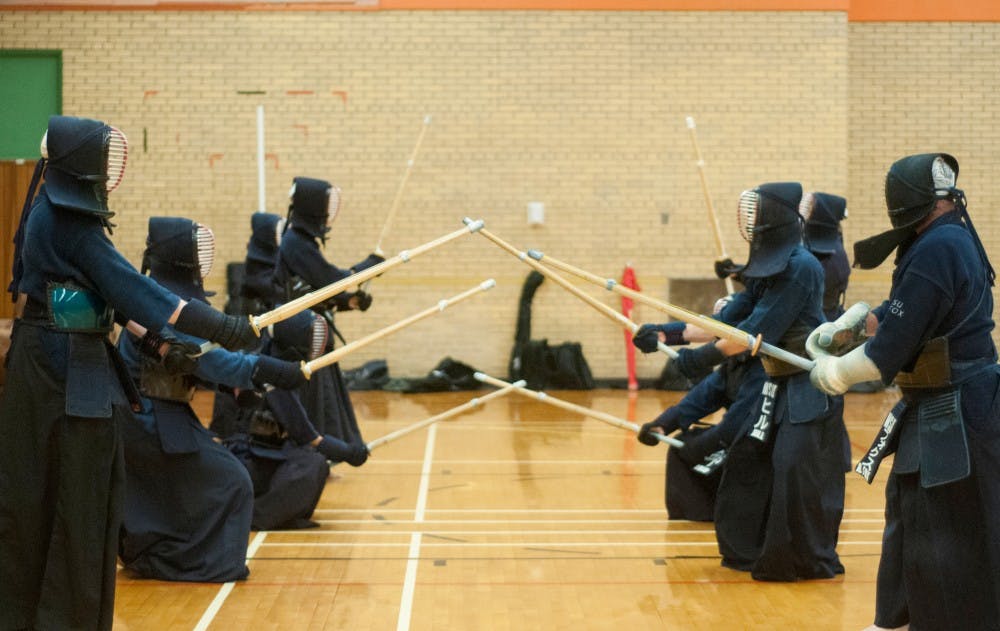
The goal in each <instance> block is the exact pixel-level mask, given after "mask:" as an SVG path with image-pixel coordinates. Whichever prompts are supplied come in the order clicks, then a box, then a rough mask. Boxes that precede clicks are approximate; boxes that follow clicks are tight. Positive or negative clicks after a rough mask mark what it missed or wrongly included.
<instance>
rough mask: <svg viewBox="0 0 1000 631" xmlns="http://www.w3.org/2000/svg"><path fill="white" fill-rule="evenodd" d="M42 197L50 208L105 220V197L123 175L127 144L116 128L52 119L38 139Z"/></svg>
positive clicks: (107, 212)
mask: <svg viewBox="0 0 1000 631" xmlns="http://www.w3.org/2000/svg"><path fill="white" fill-rule="evenodd" d="M41 152H42V158H45V159H46V170H45V188H44V191H45V194H46V195H47V196H48V198H49V201H51V202H52V204H53V205H55V206H59V207H61V208H66V209H69V210H74V211H78V212H85V213H93V214H96V215H99V216H101V217H104V218H107V217H111V216H112V215H114V213H113V212H111V211H110V210H109V209H108V193H110V192H111V191H113V190H115V189H116V188H118V185H119V184H121V182H122V177H123V176H124V175H125V164H126V162H127V158H128V140H127V139H126V138H125V134H124V133H122V131H121V130H120V129H118V128H116V127H111V126H110V125H107V124H105V123H102V122H101V121H97V120H92V119H89V118H78V117H75V116H52V117H50V118H49V126H48V129H47V130H46V132H45V135H44V136H43V137H42V143H41Z"/></svg>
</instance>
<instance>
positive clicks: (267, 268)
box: [210, 212, 285, 436]
mask: <svg viewBox="0 0 1000 631" xmlns="http://www.w3.org/2000/svg"><path fill="white" fill-rule="evenodd" d="M284 228H285V219H284V218H283V217H280V216H278V215H275V214H273V213H266V212H255V213H254V214H253V215H251V216H250V239H249V241H248V242H247V254H246V258H245V259H244V261H243V274H242V277H241V279H240V287H239V294H238V296H237V297H235V298H234V297H232V296H230V303H229V304H228V305H227V309H226V311H227V313H241V314H243V315H260V314H262V313H266V312H268V311H270V310H271V309H273V308H274V306H275V304H276V303H277V302H278V299H279V297H280V295H281V293H280V292H279V291H278V288H277V287H276V286H275V285H274V264H275V263H276V262H277V259H278V244H279V243H281V233H282V232H283V231H284ZM239 412H240V408H239V405H238V404H237V401H236V398H235V396H234V394H233V392H232V390H230V389H229V388H225V387H222V388H219V390H218V391H217V392H216V393H215V399H214V400H213V401H212V424H211V426H210V429H211V430H212V431H213V432H215V433H216V434H218V435H220V436H228V435H229V434H232V433H233V432H235V431H236V426H235V425H236V421H237V416H238V415H239Z"/></svg>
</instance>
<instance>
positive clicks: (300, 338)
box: [267, 309, 330, 362]
mask: <svg viewBox="0 0 1000 631" xmlns="http://www.w3.org/2000/svg"><path fill="white" fill-rule="evenodd" d="M267 331H268V335H269V336H270V338H271V343H270V348H269V350H268V354H269V355H271V356H272V357H277V358H278V359H283V360H285V361H291V362H300V361H305V362H308V361H311V360H313V359H316V358H317V357H320V356H321V355H323V353H324V352H325V351H326V346H327V343H328V342H329V335H330V327H328V326H327V324H326V320H324V319H323V317H322V316H320V315H317V314H316V313H314V312H312V311H310V310H308V309H306V310H305V311H300V312H299V313H297V314H295V315H294V316H292V317H290V318H287V319H285V320H282V321H281V322H276V323H274V324H272V325H270V326H269V327H267Z"/></svg>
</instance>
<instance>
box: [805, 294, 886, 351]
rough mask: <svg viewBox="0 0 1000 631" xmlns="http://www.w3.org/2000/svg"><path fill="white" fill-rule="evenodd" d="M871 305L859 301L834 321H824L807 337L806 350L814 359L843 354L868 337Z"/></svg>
mask: <svg viewBox="0 0 1000 631" xmlns="http://www.w3.org/2000/svg"><path fill="white" fill-rule="evenodd" d="M869 311H871V307H869V306H868V304H867V303H864V302H858V303H856V304H854V305H853V306H852V307H851V308H850V309H848V310H847V311H845V312H844V313H843V314H842V315H841V316H840V317H839V318H837V319H836V320H834V321H833V322H824V323H823V324H821V325H819V326H818V327H816V328H815V329H813V331H812V333H810V334H809V337H808V338H806V352H807V353H809V356H810V357H812V358H813V359H817V358H818V357H819V356H821V355H841V354H843V353H844V352H845V351H849V350H851V349H852V348H854V347H855V346H857V345H858V344H860V343H862V342H864V341H865V340H866V339H868V334H867V333H866V332H865V331H866V325H867V320H868V312H869Z"/></svg>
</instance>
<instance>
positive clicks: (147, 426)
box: [119, 332, 257, 582]
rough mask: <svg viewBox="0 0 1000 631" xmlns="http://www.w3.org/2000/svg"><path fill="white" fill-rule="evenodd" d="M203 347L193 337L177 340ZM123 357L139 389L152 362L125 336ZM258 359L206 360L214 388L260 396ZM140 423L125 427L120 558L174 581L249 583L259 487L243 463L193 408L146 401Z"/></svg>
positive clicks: (225, 356)
mask: <svg viewBox="0 0 1000 631" xmlns="http://www.w3.org/2000/svg"><path fill="white" fill-rule="evenodd" d="M174 334H175V335H176V336H177V337H178V338H180V339H182V340H184V341H189V342H193V343H194V344H196V345H197V344H200V343H201V342H202V340H198V339H196V338H193V337H191V336H187V335H184V334H181V333H177V332H174ZM119 349H120V350H121V353H122V356H123V357H124V358H125V360H126V363H127V364H128V366H129V369H130V371H131V373H132V376H133V378H134V379H135V380H136V381H137V382H141V380H142V379H141V371H142V366H143V363H144V362H145V361H148V360H147V359H144V358H143V357H142V356H141V355H140V354H139V352H138V350H137V348H136V338H135V337H133V336H131V335H122V337H121V339H120V340H119ZM256 361H257V356H255V355H246V354H243V353H234V352H230V351H226V350H223V349H216V350H213V351H210V352H208V353H206V354H205V355H203V356H201V357H200V358H199V359H198V365H197V369H196V371H195V373H194V375H193V376H194V377H196V378H197V379H199V380H201V381H202V382H204V383H206V384H224V385H227V386H230V387H234V388H247V389H249V388H253V387H254V385H253V382H252V380H251V376H252V374H253V371H254V368H255V365H256ZM137 419H138V421H139V422H138V423H136V422H134V421H131V422H128V423H125V424H124V425H123V428H122V429H123V432H122V434H123V438H124V444H125V472H126V482H127V487H126V502H125V520H124V524H123V527H122V539H121V544H120V554H121V559H122V562H123V564H124V565H125V567H126V568H129V569H130V570H132V571H134V572H136V573H138V574H139V575H141V576H143V577H146V578H156V579H160V580H167V581H193V582H226V581H233V580H239V579H243V578H246V576H247V574H248V573H249V571H248V570H247V567H246V552H247V544H248V542H249V537H250V525H251V524H250V521H251V513H252V510H253V487H252V485H251V482H250V477H249V476H248V475H247V472H246V470H245V469H244V467H243V466H242V465H241V464H240V462H239V461H238V460H237V459H236V458H235V457H233V455H232V454H230V453H229V451H228V450H226V448H225V447H223V446H222V445H220V444H218V443H217V442H215V441H214V440H213V436H212V434H211V433H210V432H209V431H208V430H206V429H205V428H204V427H203V426H202V424H201V422H200V421H199V419H198V417H197V415H195V413H194V410H192V409H191V406H190V405H189V404H188V401H187V400H183V399H182V400H169V399H166V398H150V397H148V396H145V393H144V397H143V403H142V411H141V412H140V413H139V414H137Z"/></svg>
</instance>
